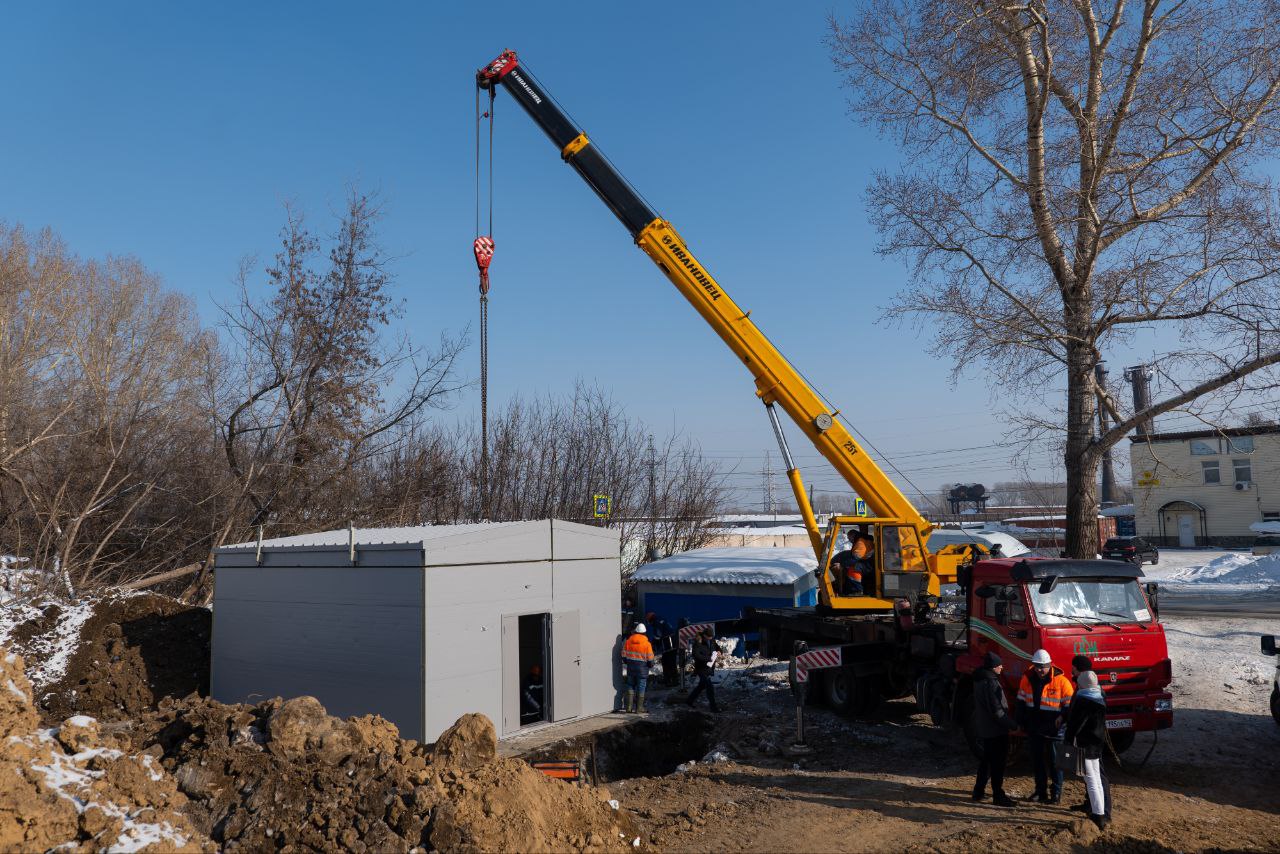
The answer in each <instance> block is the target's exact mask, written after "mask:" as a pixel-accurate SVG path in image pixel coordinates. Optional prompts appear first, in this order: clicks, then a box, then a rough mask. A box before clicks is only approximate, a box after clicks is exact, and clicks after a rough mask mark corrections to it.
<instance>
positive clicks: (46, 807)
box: [0, 650, 215, 852]
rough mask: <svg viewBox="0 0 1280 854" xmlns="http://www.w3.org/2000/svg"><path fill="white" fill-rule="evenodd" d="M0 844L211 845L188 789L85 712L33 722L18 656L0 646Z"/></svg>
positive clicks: (16, 847) (76, 847) (27, 847)
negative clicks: (187, 809) (55, 723)
mask: <svg viewBox="0 0 1280 854" xmlns="http://www.w3.org/2000/svg"><path fill="white" fill-rule="evenodd" d="M0 683H3V684H2V685H0V741H2V742H3V743H4V750H3V751H0V851H45V850H48V849H51V848H55V847H56V848H58V850H59V851H71V852H90V851H101V850H113V851H141V850H146V851H155V852H163V851H214V850H215V846H214V845H213V843H212V842H211V841H210V840H209V839H208V837H207V836H204V835H203V834H200V833H199V832H197V831H196V829H195V828H194V826H193V825H192V823H191V821H190V820H189V819H188V818H187V817H186V816H185V815H183V814H182V812H181V810H182V808H183V807H184V806H187V799H186V797H185V796H184V795H183V794H182V793H181V792H179V791H178V788H177V785H176V783H175V782H174V780H173V778H172V777H170V776H169V775H168V774H166V773H164V771H163V769H161V768H160V766H159V765H158V764H157V763H156V762H155V761H154V760H153V759H152V758H151V757H150V756H146V755H130V754H129V752H128V748H129V744H128V739H127V738H124V737H121V736H120V735H118V734H113V733H111V732H109V731H108V728H107V727H104V726H103V725H101V724H100V723H99V722H98V721H97V720H95V719H93V718H91V717H88V716H87V715H78V716H75V717H72V718H69V719H67V720H66V721H65V722H63V723H62V725H61V726H59V727H56V728H53V729H39V725H40V720H39V716H38V715H37V713H36V709H35V705H34V703H33V702H32V698H31V684H30V683H29V682H28V681H27V677H26V674H25V673H24V671H23V662H22V659H21V658H20V657H18V656H17V655H14V654H12V653H8V652H4V651H3V650H0Z"/></svg>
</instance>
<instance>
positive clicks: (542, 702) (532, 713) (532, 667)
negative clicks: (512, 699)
mask: <svg viewBox="0 0 1280 854" xmlns="http://www.w3.org/2000/svg"><path fill="white" fill-rule="evenodd" d="M550 629H551V615H550V614H524V615H522V616H521V617H520V621H519V631H518V634H519V639H520V641H519V642H520V655H519V660H520V726H522V727H523V726H529V725H531V724H537V723H542V722H543V721H549V720H551V715H550V714H549V713H548V709H547V690H546V685H547V675H548V674H547V666H548V663H549V662H548V659H549V656H548V648H549V646H550V644H549V643H548V641H549V638H550Z"/></svg>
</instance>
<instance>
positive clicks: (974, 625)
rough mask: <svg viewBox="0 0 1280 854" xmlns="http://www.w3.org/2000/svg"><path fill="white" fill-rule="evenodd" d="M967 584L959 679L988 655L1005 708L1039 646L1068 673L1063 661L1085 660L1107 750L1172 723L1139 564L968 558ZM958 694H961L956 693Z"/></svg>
mask: <svg viewBox="0 0 1280 854" xmlns="http://www.w3.org/2000/svg"><path fill="white" fill-rule="evenodd" d="M968 575H969V577H967V578H963V579H962V583H963V584H964V586H965V588H966V590H967V596H966V600H967V604H968V614H969V619H968V627H967V641H968V643H967V650H966V652H965V653H964V654H962V655H960V656H958V657H957V659H956V670H957V671H958V674H959V675H960V676H961V678H962V679H964V678H965V675H966V674H971V673H972V672H973V671H974V670H976V669H977V668H978V667H981V666H982V659H983V656H985V655H986V653H987V652H995V653H996V654H997V655H999V656H1000V657H1001V658H1002V659H1004V663H1005V666H1004V673H1003V675H1002V681H1003V683H1004V687H1005V692H1006V694H1007V695H1008V697H1009V707H1010V709H1014V708H1015V699H1016V696H1017V691H1018V683H1019V681H1020V680H1021V679H1022V675H1023V673H1024V672H1025V671H1026V669H1027V668H1028V667H1029V666H1030V661H1031V655H1032V653H1034V652H1035V651H1036V650H1037V649H1042V648H1043V649H1045V650H1047V651H1048V653H1049V655H1050V656H1051V657H1052V658H1053V664H1054V666H1055V667H1057V668H1059V669H1061V670H1062V671H1063V672H1064V673H1066V674H1067V675H1068V676H1070V675H1071V659H1072V657H1073V656H1076V655H1085V656H1087V657H1088V658H1089V660H1090V661H1091V662H1093V669H1094V671H1095V672H1096V673H1097V674H1098V684H1100V685H1101V686H1102V690H1103V693H1104V694H1105V696H1106V698H1107V729H1108V730H1110V733H1111V741H1112V744H1113V746H1114V747H1115V749H1116V750H1117V751H1122V750H1125V749H1127V748H1128V747H1129V746H1130V745H1131V744H1133V739H1134V734H1135V733H1138V732H1145V731H1150V730H1159V729H1168V728H1169V727H1171V726H1173V697H1172V695H1170V694H1169V692H1168V690H1167V689H1168V686H1169V683H1170V682H1171V681H1172V680H1173V671H1172V667H1171V665H1170V662H1169V650H1168V647H1167V646H1166V645H1165V637H1164V627H1163V626H1161V625H1160V622H1159V618H1158V615H1157V614H1156V611H1155V608H1154V607H1153V603H1152V601H1151V600H1150V599H1149V598H1148V596H1147V593H1146V591H1144V590H1143V588H1142V585H1141V584H1139V583H1138V579H1139V578H1140V577H1142V570H1141V569H1140V568H1139V567H1137V566H1134V565H1132V564H1129V563H1122V562H1120V561H1110V560H1052V559H1043V558H1003V559H994V560H983V561H979V562H977V563H976V564H975V565H974V566H973V568H972V570H971V571H970V572H969V573H968ZM962 696H963V695H962Z"/></svg>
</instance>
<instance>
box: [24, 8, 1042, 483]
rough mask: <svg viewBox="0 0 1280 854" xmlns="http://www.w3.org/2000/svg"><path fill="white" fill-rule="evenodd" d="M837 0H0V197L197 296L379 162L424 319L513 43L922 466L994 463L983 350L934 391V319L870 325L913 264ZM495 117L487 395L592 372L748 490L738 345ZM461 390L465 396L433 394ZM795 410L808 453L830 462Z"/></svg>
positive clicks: (691, 237) (460, 316) (975, 475)
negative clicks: (877, 182) (978, 362)
mask: <svg viewBox="0 0 1280 854" xmlns="http://www.w3.org/2000/svg"><path fill="white" fill-rule="evenodd" d="M831 8H832V7H830V6H828V5H824V4H809V3H802V2H794V3H787V4H778V3H751V2H737V3H731V4H730V3H703V4H690V5H688V6H685V7H681V8H680V9H678V10H677V9H675V8H674V7H672V8H671V9H669V10H667V11H665V12H663V13H661V14H650V13H648V12H642V11H641V7H636V6H634V5H630V4H626V5H624V4H593V5H589V6H571V5H564V4H555V5H550V4H547V5H538V4H532V3H522V4H508V3H485V4H471V5H467V6H463V5H461V4H457V5H450V6H445V5H443V4H432V3H415V4H408V3H404V4H392V3H374V4H361V5H359V6H355V5H352V4H337V3H308V4H305V5H304V4H300V3H292V4H285V3H278V4H267V3H255V4H245V3H227V4H217V5H213V4H206V5H199V6H197V5H194V4H172V3H130V4H114V5H108V4H70V3H46V4H26V5H24V6H21V7H18V6H13V7H9V8H8V9H7V10H6V16H5V17H6V21H5V26H4V28H3V31H2V32H0V76H2V79H4V80H6V81H7V82H8V84H9V85H8V87H7V92H6V98H5V109H4V114H5V125H6V129H5V132H4V134H3V135H2V136H0V219H3V220H7V221H9V222H21V223H23V224H25V225H27V226H29V227H41V226H46V225H47V226H51V227H53V228H54V229H55V230H56V231H58V232H59V233H60V234H61V235H62V236H63V237H64V238H65V239H66V240H67V242H68V243H69V244H70V245H71V247H72V248H73V249H74V250H75V251H77V252H79V253H80V254H82V255H88V256H99V255H104V254H107V253H116V254H132V255H136V256H137V257H139V258H140V259H142V260H143V261H144V262H145V263H146V264H147V265H148V266H149V267H151V268H152V269H153V270H155V271H157V272H158V273H159V274H160V275H162V276H163V277H164V279H165V281H166V283H167V285H168V286H169V287H172V288H174V289H178V290H181V291H184V292H186V293H189V294H191V295H192V297H193V298H194V299H195V300H196V303H197V305H198V307H199V310H200V313H201V315H202V317H203V318H204V319H205V320H206V321H207V322H210V323H212V322H215V321H216V319H217V308H216V303H217V302H218V301H223V302H225V301H226V300H228V299H229V298H230V296H231V293H232V291H231V282H232V278H233V276H234V274H235V272H236V269H237V266H238V264H239V262H240V260H241V259H242V258H243V257H245V256H246V255H252V254H257V255H258V256H259V257H268V256H269V255H270V253H272V252H273V251H274V248H275V246H276V237H277V233H278V231H279V228H280V225H281V223H282V221H283V214H282V205H283V204H284V203H285V202H286V201H292V202H294V203H296V204H297V205H298V206H300V207H301V208H302V209H304V210H305V211H307V212H308V213H309V215H310V217H311V220H312V222H313V223H314V224H315V225H316V226H317V227H318V228H323V227H324V226H325V225H326V224H327V222H328V216H329V214H330V213H331V212H333V211H335V210H337V209H338V208H339V207H340V205H341V203H342V200H343V197H344V196H345V194H346V192H347V188H348V187H351V186H359V187H360V188H362V189H369V190H377V191H378V192H379V193H380V195H381V198H382V202H383V206H384V211H385V220H384V227H383V231H382V234H383V238H384V242H385V244H386V246H387V248H388V249H389V250H390V252H391V253H392V254H393V255H395V256H397V258H398V261H397V262H396V272H397V274H398V276H399V296H400V297H402V298H403V299H404V301H405V308H406V319H405V323H406V326H407V327H408V328H409V329H410V330H411V331H412V333H413V334H414V335H415V337H416V338H417V339H418V340H420V341H422V342H424V343H430V342H431V341H433V340H434V339H435V338H436V336H437V335H438V333H439V331H440V330H442V329H448V330H453V331H458V330H461V329H462V328H464V327H465V326H467V325H468V324H472V325H473V326H474V318H475V316H476V311H477V308H476V287H475V285H476V274H475V268H474V263H473V261H472V258H471V249H470V244H471V240H472V237H473V230H474V196H473V192H474V190H473V186H474V185H473V180H474V177H473V156H474V150H473V144H474V142H473V117H474V103H475V99H474V84H473V78H474V72H475V69H476V68H477V67H479V66H480V65H482V64H484V63H486V62H487V61H488V60H490V59H492V58H493V57H494V56H496V55H497V54H498V53H499V52H500V51H501V50H502V49H503V48H507V47H510V48H514V49H516V50H518V51H519V53H520V55H521V57H522V60H523V61H524V62H525V63H526V65H527V66H528V67H529V68H530V69H531V70H532V71H533V72H534V73H535V74H536V75H537V76H538V77H539V78H540V79H541V81H542V82H543V83H544V84H545V85H546V86H547V87H548V89H549V90H550V91H551V92H552V93H553V94H554V95H555V97H556V98H557V100H559V101H560V102H561V104H563V105H564V106H565V108H566V109H567V110H568V111H569V112H570V113H571V114H572V115H573V116H574V117H575V118H576V119H577V120H578V121H579V122H580V123H581V124H582V125H583V126H584V127H585V129H586V130H587V132H588V133H589V134H590V135H591V138H592V140H593V142H595V143H597V144H598V145H599V146H600V147H601V148H602V149H603V150H604V151H605V152H606V153H607V154H608V155H609V157H610V158H611V159H612V160H613V162H614V163H615V164H616V165H617V166H618V167H619V169H620V170H621V171H622V172H623V173H624V174H625V175H626V176H627V177H628V178H629V179H630V180H631V181H632V183H633V184H634V185H635V186H636V187H637V188H638V189H639V190H640V192H641V193H643V194H644V195H645V196H646V197H647V198H648V199H649V200H650V202H652V203H653V205H654V206H655V207H656V208H657V210H658V211H659V212H660V213H661V214H662V215H663V216H665V217H667V218H668V219H670V220H672V221H673V222H674V223H675V224H676V226H677V227H678V228H679V229H680V231H681V233H682V234H683V235H684V236H685V238H686V239H687V240H688V241H689V243H690V245H691V247H692V248H693V249H694V251H695V252H697V253H698V255H699V257H700V258H701V259H702V260H703V261H704V262H705V264H706V265H707V266H708V267H709V268H710V269H711V271H712V272H713V273H714V274H715V275H716V277H717V278H718V279H719V280H720V282H721V283H722V284H723V285H724V286H725V288H726V290H727V291H728V292H729V293H731V294H732V295H733V297H734V298H735V299H736V300H737V302H738V303H739V304H741V305H743V306H745V307H747V308H750V309H751V310H752V312H753V317H754V318H756V319H757V320H758V322H759V324H760V325H761V327H762V328H763V329H764V330H765V331H766V332H767V333H768V334H769V335H770V336H771V337H772V338H773V339H774V341H775V342H776V343H777V344H778V345H779V346H780V348H781V349H782V350H783V352H784V353H785V354H786V355H787V356H788V357H789V358H790V359H791V360H792V361H793V362H794V363H795V364H796V365H797V366H798V367H799V368H800V369H801V370H802V371H804V372H805V373H806V374H807V375H808V376H809V377H810V379H811V380H812V381H813V382H814V384H815V385H816V386H817V387H818V388H819V389H820V390H821V391H822V392H824V393H825V394H826V395H827V397H828V398H829V399H830V400H832V401H833V402H835V403H836V405H838V406H840V407H841V408H842V409H843V410H844V412H845V413H847V415H848V416H849V418H850V420H851V421H852V422H853V423H854V424H855V425H856V426H858V427H859V428H860V429H861V431H862V432H863V433H864V434H865V435H866V436H867V437H868V438H869V439H871V440H872V442H874V443H875V445H876V446H877V447H879V448H880V449H881V450H882V451H884V452H886V453H887V454H888V455H889V456H891V457H893V458H894V459H895V460H897V461H898V463H899V465H900V467H901V468H902V469H903V471H905V472H906V474H907V475H908V476H910V478H911V480H912V482H914V483H915V485H916V486H918V487H920V488H923V489H930V490H932V489H933V488H935V487H936V486H937V485H938V484H940V483H942V482H944V481H956V480H963V481H968V480H981V481H984V482H986V483H991V482H994V481H997V480H1006V479H1015V478H1016V477H1017V476H1018V474H1017V473H1015V472H1014V471H1013V470H1012V469H1011V467H1010V465H1009V451H1008V450H1007V449H1005V448H1000V447H992V445H993V444H994V443H999V442H1001V441H1002V440H1003V439H1004V434H1005V431H1006V429H1007V428H1006V426H1005V425H1004V424H1003V423H1002V422H1001V419H1000V418H999V416H998V415H997V414H995V413H992V412H989V411H988V409H989V407H990V401H991V396H990V392H989V390H988V388H987V387H986V385H985V383H984V381H983V379H982V377H981V376H974V377H972V378H970V379H968V380H966V381H964V382H962V383H961V385H960V387H959V388H956V389H952V388H951V386H950V383H949V379H948V371H947V369H946V366H945V365H940V364H939V363H938V362H937V361H936V360H935V359H934V358H933V357H931V356H929V355H928V354H927V352H926V345H927V342H928V336H929V334H930V330H927V329H926V330H923V332H921V333H919V334H917V332H916V331H915V330H912V329H898V328H891V327H886V326H884V325H883V324H880V323H878V322H877V319H878V316H879V308H880V307H881V306H883V305H885V304H886V303H887V302H888V300H889V298H890V296H891V295H892V294H893V293H894V292H895V291H896V290H897V289H898V288H899V287H900V286H901V285H902V284H903V282H904V281H905V277H906V271H905V269H904V267H903V265H902V264H901V263H900V262H898V261H896V260H884V259H881V258H879V257H878V256H876V254H875V253H874V251H873V247H874V244H875V235H874V232H873V230H872V229H871V227H870V225H869V224H868V222H867V217H866V214H865V211H864V208H863V197H862V193H863V188H864V186H865V185H866V183H867V181H868V178H869V176H870V174H871V172H872V171H873V170H874V169H877V168H884V167H892V166H893V164H894V162H895V156H896V155H895V152H894V151H893V149H892V146H891V145H889V144H887V143H884V142H882V141H880V140H878V139H877V138H876V137H875V135H874V133H873V132H871V131H869V130H866V129H864V128H861V127H859V126H858V125H857V124H855V123H854V122H853V121H852V120H851V119H850V118H849V116H848V114H847V111H846V107H845V96H844V93H843V92H842V90H841V88H840V80H839V77H838V75H837V74H836V73H835V72H834V71H833V70H832V68H831V65H830V62H829V59H828V54H827V51H826V48H825V47H824V45H823V43H822V39H823V36H824V33H825V31H826V17H827V14H828V12H829V11H830V10H831ZM837 11H838V9H837ZM497 139H498V141H497V167H496V194H497V201H496V224H495V229H494V236H495V239H496V242H497V255H496V258H495V260H494V264H493V268H492V277H493V291H492V303H491V326H490V328H491V336H492V343H491V354H490V362H491V367H490V376H491V401H497V402H500V401H502V400H504V399H505V398H507V397H508V396H509V395H511V394H513V393H517V392H518V393H521V394H526V395H535V394H544V393H548V392H551V393H563V392H566V391H568V390H570V389H571V388H572V387H573V385H574V383H575V382H576V381H577V380H579V379H582V380H585V381H587V382H592V383H598V384H599V385H601V386H603V387H606V388H608V389H610V390H611V391H612V392H613V394H614V395H615V396H616V397H617V399H619V400H620V401H622V402H623V403H625V404H626V406H627V407H628V409H629V411H630V412H631V413H632V414H633V415H635V416H637V417H639V418H641V419H643V420H644V421H646V422H647V423H648V424H650V425H651V427H652V428H653V429H654V431H655V432H656V433H658V434H660V435H661V434H663V433H666V432H669V431H670V430H672V429H673V428H675V429H680V430H683V431H684V432H685V433H686V434H688V435H690V436H692V437H693V438H694V439H696V440H697V441H698V442H699V443H700V444H701V445H702V447H703V449H704V450H705V451H706V452H707V453H708V454H709V455H712V456H713V457H715V458H716V459H718V460H721V461H722V462H723V463H724V464H725V465H726V466H731V467H736V469H737V473H736V474H735V475H734V476H733V478H732V481H731V482H732V483H733V484H734V485H736V486H739V487H741V488H742V490H743V491H742V492H741V494H740V498H741V499H742V500H743V501H744V502H758V501H759V483H760V478H759V474H758V473H759V471H760V468H761V466H762V463H763V456H764V452H765V451H766V450H772V451H773V454H774V460H773V463H774V466H775V467H776V466H777V465H778V460H777V454H776V449H775V446H774V444H773V439H772V435H771V433H770V431H769V428H768V424H767V421H766V419H765V416H764V413H763V412H762V411H761V407H760V406H759V404H758V402H757V401H756V399H755V397H754V394H753V386H752V383H751V379H750V377H749V376H748V374H747V373H746V371H745V370H743V368H742V367H741V366H740V365H738V364H737V362H736V360H735V359H734V358H733V356H732V355H731V354H730V353H729V351H728V350H727V349H726V348H725V347H724V346H723V345H722V344H721V343H720V342H719V340H718V339H717V338H716V337H715V336H714V335H713V334H712V333H711V332H710V330H709V329H708V328H707V327H706V326H705V325H704V324H703V323H702V321H701V320H700V319H699V318H698V317H697V316H696V315H695V313H694V312H693V311H692V309H690V308H689V307H688V306H687V305H686V304H685V303H684V302H683V301H682V300H681V299H680V298H679V297H678V295H677V293H676V292H675V290H674V289H673V288H672V287H671V286H670V285H669V284H668V283H667V281H666V280H665V279H664V278H663V277H662V276H661V275H660V274H659V273H658V271H657V270H656V269H655V268H654V267H653V266H652V264H651V263H650V262H649V261H648V260H647V258H645V257H644V256H643V255H642V253H640V252H639V251H638V250H637V249H636V248H635V247H634V246H633V245H632V244H631V241H630V239H629V238H628V236H627V234H626V232H625V231H624V230H623V228H622V227H621V226H620V225H619V224H618V223H617V222H616V221H615V220H614V219H613V217H612V216H611V215H610V214H609V212H608V211H607V210H606V209H605V208H604V206H603V205H601V204H600V202H599V201H598V200H597V199H596V198H595V196H594V195H593V194H592V193H591V192H590V191H589V190H588V189H587V187H586V186H585V185H584V184H582V183H581V182H580V181H579V179H578V178H577V177H576V176H575V175H574V173H573V172H572V171H570V170H569V169H568V168H566V167H565V166H564V165H563V164H562V163H561V162H560V159H559V157H558V154H557V152H556V151H554V150H553V149H552V147H551V145H550V144H549V143H548V142H547V141H546V139H545V138H544V137H543V136H542V135H541V133H540V132H539V131H538V130H537V129H536V128H535V127H534V125H533V124H532V122H531V121H530V120H529V119H528V118H527V117H526V116H525V115H523V113H521V112H520V111H519V108H518V107H517V106H516V105H515V103H514V102H513V101H511V100H510V99H508V98H506V97H505V95H502V96H500V100H499V102H498V111H497ZM477 358H478V356H477V354H476V352H475V349H474V348H473V349H472V350H471V351H470V352H469V353H468V355H467V357H466V360H465V364H464V367H465V370H466V371H467V372H469V373H470V374H473V375H474V374H475V373H476V372H477V371H478V366H477ZM477 408H478V403H477V394H475V393H473V394H470V395H468V396H467V397H465V398H463V399H461V400H460V401H459V404H458V407H457V409H456V410H455V412H454V413H447V414H445V415H444V416H442V417H445V418H449V419H452V418H456V417H459V416H466V415H468V414H469V413H471V412H473V411H476V410H477ZM792 438H793V446H794V447H795V449H796V450H797V451H798V452H799V456H800V458H801V460H802V463H803V464H804V467H805V472H806V477H807V478H808V479H810V480H812V481H813V482H815V483H816V485H817V487H818V489H824V488H831V489H834V488H838V487H839V486H840V481H839V480H838V478H836V476H835V475H834V474H833V473H831V472H830V471H829V470H828V469H827V468H826V467H825V465H822V464H821V463H820V461H819V460H818V458H817V457H816V455H814V454H813V453H812V452H811V451H810V449H809V448H808V446H807V444H806V443H804V442H803V440H802V439H801V438H800V437H799V435H798V433H794V434H793V435H792ZM949 449H967V450H961V451H954V452H951V451H949ZM1057 468H1058V466H1057V464H1056V462H1055V461H1052V460H1047V459H1042V460H1040V461H1039V465H1037V467H1036V469H1035V470H1034V473H1036V474H1041V475H1046V476H1052V475H1053V472H1054V471H1056V470H1057ZM902 485H903V486H904V488H906V489H908V490H910V489H911V487H910V486H908V485H906V484H902ZM783 487H785V483H784V482H783V481H781V480H779V482H778V488H779V491H780V492H781V491H782V489H783Z"/></svg>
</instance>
